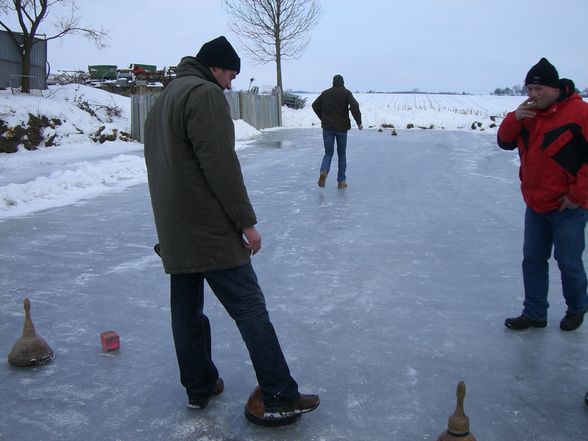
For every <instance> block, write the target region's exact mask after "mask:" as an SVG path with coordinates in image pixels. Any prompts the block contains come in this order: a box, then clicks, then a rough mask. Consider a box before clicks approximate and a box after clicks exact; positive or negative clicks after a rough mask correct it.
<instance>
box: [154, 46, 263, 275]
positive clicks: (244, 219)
mask: <svg viewBox="0 0 588 441" xmlns="http://www.w3.org/2000/svg"><path fill="white" fill-rule="evenodd" d="M144 143H145V163H146V165H147V176H148V182H149V192H150V194H151V205H152V207H153V214H154V218H155V226H156V228H157V236H158V238H159V244H160V249H161V256H162V260H163V265H164V268H165V272H166V273H170V274H181V273H194V272H204V271H211V270H220V269H227V268H233V267H237V266H241V265H244V264H246V263H249V262H250V257H249V250H247V249H246V248H245V247H244V246H243V235H242V230H243V229H244V228H247V227H251V226H253V225H255V224H256V222H257V219H256V217H255V212H254V211H253V207H252V206H251V203H250V201H249V197H248V195H247V190H246V188H245V184H244V181H243V175H242V173H241V166H240V164H239V160H238V158H237V155H236V153H235V129H234V125H233V121H232V119H231V115H230V110H229V105H228V103H227V100H226V99H225V96H224V94H223V90H222V88H221V86H220V85H219V83H218V82H217V81H216V79H215V78H214V76H213V75H212V73H211V72H210V69H209V68H208V67H207V66H206V65H205V64H203V63H202V62H200V61H199V60H197V59H196V58H194V57H184V58H183V59H182V60H181V62H180V64H179V65H178V69H177V77H176V79H174V80H173V81H172V82H171V83H170V84H169V85H168V86H167V87H166V88H165V90H164V91H163V92H162V93H161V95H160V96H159V97H158V98H157V100H156V102H155V104H154V106H153V107H152V108H151V110H150V112H149V114H148V116H147V119H146V122H145V130H144Z"/></svg>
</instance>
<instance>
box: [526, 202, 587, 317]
mask: <svg viewBox="0 0 588 441" xmlns="http://www.w3.org/2000/svg"><path fill="white" fill-rule="evenodd" d="M585 228H586V210H585V209H583V208H578V209H576V210H565V211H563V212H561V213H560V212H558V211H550V212H548V213H536V212H534V211H533V210H531V209H530V208H527V211H526V213H525V242H524V245H523V280H524V284H525V302H524V309H523V314H524V315H526V316H527V317H530V318H532V319H536V320H545V319H546V318H547V308H549V302H548V301H547V291H548V288H549V264H548V260H549V258H550V257H551V249H552V248H553V250H554V257H555V260H556V261H557V265H558V267H559V270H560V272H561V286H562V291H563V296H564V298H565V301H566V304H567V312H572V313H575V312H584V311H586V310H587V309H588V295H587V294H586V285H587V282H586V270H585V269H584V262H583V261H582V254H583V252H584V248H585V238H584V230H585Z"/></svg>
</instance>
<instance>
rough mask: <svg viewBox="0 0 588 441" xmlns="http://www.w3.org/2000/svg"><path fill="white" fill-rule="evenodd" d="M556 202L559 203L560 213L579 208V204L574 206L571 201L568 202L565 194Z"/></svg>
mask: <svg viewBox="0 0 588 441" xmlns="http://www.w3.org/2000/svg"><path fill="white" fill-rule="evenodd" d="M558 201H559V202H561V206H560V207H559V212H560V213H561V212H562V211H564V210H575V209H576V208H578V207H579V206H580V205H579V204H574V203H573V202H572V201H570V200H569V199H568V196H567V195H565V194H564V195H563V196H562V197H561V198H559V199H558Z"/></svg>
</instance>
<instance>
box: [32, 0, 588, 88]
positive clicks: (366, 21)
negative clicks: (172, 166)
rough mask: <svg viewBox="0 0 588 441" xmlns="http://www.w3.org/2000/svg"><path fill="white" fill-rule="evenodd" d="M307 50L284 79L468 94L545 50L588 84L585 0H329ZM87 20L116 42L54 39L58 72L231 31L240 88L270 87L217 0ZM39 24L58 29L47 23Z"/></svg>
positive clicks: (150, 55) (147, 59) (93, 11)
mask: <svg viewBox="0 0 588 441" xmlns="http://www.w3.org/2000/svg"><path fill="white" fill-rule="evenodd" d="M321 4H322V15H321V19H320V22H319V24H318V26H317V27H316V28H315V29H314V30H313V31H311V41H310V43H309V45H308V47H307V49H306V51H305V52H304V54H303V55H302V56H301V57H300V58H299V59H296V60H288V61H286V62H284V64H283V81H284V87H285V88H286V89H294V90H305V91H320V90H322V89H325V88H327V87H330V85H331V80H332V77H333V75H334V74H337V73H338V74H341V75H343V77H344V78H345V85H346V86H347V87H348V88H349V89H350V90H352V91H361V92H364V91H368V90H377V91H407V90H413V89H418V90H420V91H430V92H444V91H450V92H464V91H465V92H470V93H477V94H486V93H489V92H491V91H493V90H494V89H495V88H497V87H506V86H509V87H511V86H513V85H515V84H522V82H523V80H524V77H525V74H526V73H527V71H528V70H529V68H530V67H531V66H532V65H533V64H535V63H536V62H537V61H538V60H539V59H540V58H541V57H542V56H545V57H547V58H548V59H549V60H550V61H551V62H552V63H553V64H554V65H555V66H556V67H557V69H558V71H559V73H560V77H567V78H571V79H572V80H574V81H575V83H576V86H577V87H580V88H581V89H583V88H585V87H588V45H587V41H588V38H587V37H588V31H587V29H588V0H559V1H554V0H493V1H487V0H484V1H482V0H361V1H358V0H322V2H321ZM78 6H79V15H80V16H81V24H82V25H83V24H92V25H94V26H100V25H102V26H103V27H104V28H105V29H106V30H108V31H109V34H110V39H109V42H108V44H109V47H108V48H106V49H103V50H98V49H96V48H95V47H94V46H93V45H92V43H91V42H90V41H88V40H86V39H84V38H82V37H79V36H69V37H66V38H64V39H62V40H53V41H50V42H49V47H48V59H49V62H50V64H51V69H52V72H56V71H57V70H75V69H82V70H87V66H88V65H89V64H115V65H117V66H119V67H128V65H129V64H130V63H144V64H155V65H157V66H158V68H161V67H163V66H174V65H177V63H178V61H179V60H180V59H181V58H182V56H184V55H194V54H195V53H196V52H197V51H198V49H199V48H200V46H201V45H202V43H204V42H206V41H208V40H211V39H212V38H215V37H217V36H219V35H225V36H226V37H227V38H228V39H229V41H231V42H232V43H233V45H234V46H235V49H236V50H237V52H239V53H240V54H241V58H242V68H241V74H240V75H239V77H237V80H236V81H235V82H234V83H233V88H234V89H246V88H247V87H248V85H249V79H250V78H252V77H253V78H255V82H254V84H256V85H258V86H264V85H267V86H272V85H274V84H275V83H276V80H275V65H274V64H273V63H270V64H267V65H256V64H255V63H253V62H252V60H250V59H247V58H246V57H245V52H244V51H242V50H240V42H239V39H238V38H237V36H236V35H235V34H233V33H232V32H231V31H230V30H229V28H228V24H227V22H228V20H227V15H226V13H225V11H224V10H223V8H222V7H221V2H220V0H157V1H155V0H142V1H137V0H117V1H114V0H101V1H90V0H78ZM42 31H44V32H46V33H47V34H50V27H48V26H46V27H45V28H43V29H42Z"/></svg>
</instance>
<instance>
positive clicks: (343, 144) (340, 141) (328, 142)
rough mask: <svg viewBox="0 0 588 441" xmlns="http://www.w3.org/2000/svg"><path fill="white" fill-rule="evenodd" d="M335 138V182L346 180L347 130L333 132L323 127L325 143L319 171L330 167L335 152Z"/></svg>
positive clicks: (327, 169)
mask: <svg viewBox="0 0 588 441" xmlns="http://www.w3.org/2000/svg"><path fill="white" fill-rule="evenodd" d="M335 140H336V141H337V159H338V162H337V182H344V181H346V180H347V177H346V176H345V172H346V170H347V132H335V131H333V130H328V129H323V143H324V145H325V156H323V161H322V163H321V171H326V172H328V171H329V170H330V169H331V161H332V160H333V155H334V154H335Z"/></svg>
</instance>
